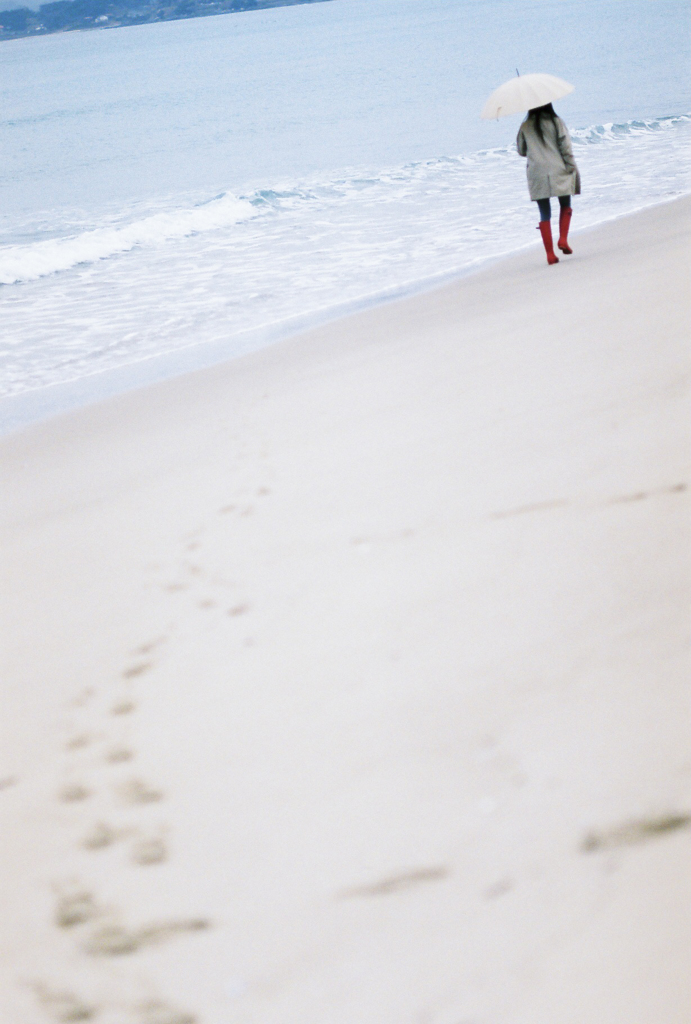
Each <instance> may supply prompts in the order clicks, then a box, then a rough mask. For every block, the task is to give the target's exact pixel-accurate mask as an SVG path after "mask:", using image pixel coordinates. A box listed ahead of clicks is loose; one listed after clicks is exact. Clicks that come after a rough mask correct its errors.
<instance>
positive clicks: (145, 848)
mask: <svg viewBox="0 0 691 1024" xmlns="http://www.w3.org/2000/svg"><path fill="white" fill-rule="evenodd" d="M167 859H168V849H167V847H166V843H165V840H164V838H163V836H161V835H158V836H143V837H141V838H140V839H137V840H136V842H135V843H134V845H133V847H132V860H133V861H134V863H135V864H139V865H141V866H142V867H146V866H148V865H150V864H163V863H164V862H165V861H166V860H167Z"/></svg>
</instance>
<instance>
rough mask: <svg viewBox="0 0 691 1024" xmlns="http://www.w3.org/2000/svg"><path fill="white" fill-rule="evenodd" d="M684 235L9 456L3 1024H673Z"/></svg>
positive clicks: (678, 888) (68, 432) (377, 313)
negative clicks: (58, 1023) (69, 1023)
mask: <svg viewBox="0 0 691 1024" xmlns="http://www.w3.org/2000/svg"><path fill="white" fill-rule="evenodd" d="M690 220H691V200H690V199H682V200H677V201H675V202H671V203H667V204H663V205H660V206H657V207H654V208H651V209H648V210H645V211H643V212H640V213H638V214H634V215H632V216H629V217H626V218H622V219H620V220H617V221H614V222H612V223H609V224H604V225H601V226H600V227H598V228H595V229H592V230H589V231H586V232H582V233H580V234H579V233H576V234H574V235H573V246H574V250H575V252H574V255H573V256H572V257H563V258H562V260H561V262H560V264H559V265H558V266H556V267H547V266H546V264H545V261H544V254H543V252H542V250H541V249H538V247H537V245H536V246H535V247H534V248H531V249H530V250H527V251H525V252H523V253H521V254H519V255H517V256H514V257H511V258H508V259H506V260H503V261H501V262H499V263H497V264H495V265H493V266H491V267H489V268H488V269H485V270H484V271H482V272H480V273H477V274H475V275H473V276H471V277H467V278H464V279H462V280H459V281H457V282H455V283H452V284H450V285H446V286H445V287H443V288H441V289H439V290H436V291H433V292H429V293H426V294H422V295H416V296H414V297H412V298H409V299H405V300H402V301H398V302H395V303H391V304H388V305H382V306H379V307H377V308H374V309H370V310H367V311H365V312H360V313H358V314H357V315H354V316H350V317H348V318H345V319H343V320H339V321H337V322H335V323H332V324H329V325H326V326H324V327H320V328H318V329H315V330H313V331H311V332H309V333H307V334H305V335H302V336H300V337H298V338H293V339H290V340H288V341H285V342H281V343H279V344H277V345H275V346H272V347H270V348H267V349H264V350H262V351H259V352H255V353H253V354H251V355H248V356H245V357H243V358H240V359H237V360H234V361H232V362H228V363H225V364H223V365H221V366H218V367H214V368H212V369H206V370H203V371H199V372H197V373H192V374H188V375H186V376H184V377H180V378H178V379H175V380H171V381H167V382H164V383H161V384H157V385H155V386H153V387H150V388H146V389H143V390H140V391H134V392H129V393H127V394H123V395H120V396H117V397H115V398H112V399H109V400H108V401H106V402H103V403H101V404H98V405H94V406H89V407H85V408H82V409H78V410H76V411H72V412H70V413H69V414H65V415H63V416H59V417H56V418H54V419H51V420H48V421H46V422H44V423H39V424H37V425H34V426H32V427H30V428H28V429H26V430H23V431H21V432H19V433H16V434H14V435H11V436H8V437H6V438H3V439H0V461H1V463H2V471H1V472H2V480H3V501H2V511H1V515H0V539H1V543H2V551H3V555H2V559H3V565H2V576H3V587H2V595H1V598H0V600H1V605H0V622H1V627H0V628H1V630H2V634H1V637H0V646H1V648H2V650H1V658H2V664H1V675H2V679H1V685H2V738H1V744H0V821H1V823H2V842H1V843H0V865H1V868H0V870H1V874H2V878H3V880H4V886H3V888H4V896H3V915H2V926H1V928H0V1020H1V1021H2V1022H3V1024H44V1022H52V1021H62V1022H66V1021H82V1020H84V1021H88V1020H94V1021H97V1022H98V1024H193V1022H194V1024H231V1022H232V1024H687V1021H688V1019H689V1011H690V1008H691V1001H690V997H689V986H688V971H687V969H686V968H687V961H688V949H689V931H690V929H689V913H688V907H689V900H688V896H689V888H690V887H689V857H688V853H689V849H688V846H689V844H688V839H689V828H688V825H689V823H690V821H691V818H690V817H689V815H690V814H691V811H690V807H691V803H690V800H689V788H688V787H689V771H690V769H691V759H690V749H689V738H688V687H687V678H688V668H689V664H688V654H687V636H686V634H687V605H688V592H689V588H688V557H687V556H688V484H689V475H688V462H689V460H688V455H689V451H688V423H687V418H688V394H687V386H688V385H687V382H688V364H689V351H688V340H689V327H690V325H691V300H690V296H689V274H688V256H689V235H690V231H689V227H690ZM574 225H575V226H577V215H576V217H575V218H574ZM536 237H537V233H536Z"/></svg>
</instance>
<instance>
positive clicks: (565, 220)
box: [557, 206, 573, 256]
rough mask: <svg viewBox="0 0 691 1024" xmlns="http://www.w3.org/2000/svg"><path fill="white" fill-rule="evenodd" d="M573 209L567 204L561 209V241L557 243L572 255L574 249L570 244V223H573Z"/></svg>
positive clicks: (563, 250) (567, 253)
mask: <svg viewBox="0 0 691 1024" xmlns="http://www.w3.org/2000/svg"><path fill="white" fill-rule="evenodd" d="M572 213H573V210H572V209H571V207H570V206H566V207H564V208H563V209H561V210H560V211H559V241H558V242H557V245H558V246H559V248H560V249H561V251H562V252H565V253H566V255H567V256H570V255H571V253H572V252H573V249H572V248H571V246H570V245H569V242H568V238H569V224H570V223H571V214H572Z"/></svg>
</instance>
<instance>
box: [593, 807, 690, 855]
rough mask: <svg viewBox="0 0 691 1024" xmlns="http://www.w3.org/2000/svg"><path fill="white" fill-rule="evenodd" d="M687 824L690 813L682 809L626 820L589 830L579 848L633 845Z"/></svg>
mask: <svg viewBox="0 0 691 1024" xmlns="http://www.w3.org/2000/svg"><path fill="white" fill-rule="evenodd" d="M689 826H691V814H689V813H687V812H683V811H682V812H680V813H678V814H663V815H661V816H660V817H659V818H643V819H641V820H639V821H628V822H626V823H625V824H623V825H616V826H615V827H614V828H610V829H606V830H605V831H603V832H589V833H588V835H587V836H586V837H585V839H584V840H583V842H582V843H581V850H582V851H583V852H584V853H593V852H595V851H597V850H607V849H612V848H614V847H617V846H633V845H635V844H636V843H644V842H646V840H648V839H657V838H659V837H660V836H664V835H667V834H669V833H670V832H676V831H678V830H679V829H682V828H688V827H689Z"/></svg>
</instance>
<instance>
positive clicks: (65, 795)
mask: <svg viewBox="0 0 691 1024" xmlns="http://www.w3.org/2000/svg"><path fill="white" fill-rule="evenodd" d="M90 796H91V790H89V789H87V788H86V786H82V784H81V783H80V782H70V783H68V785H66V786H63V787H62V789H61V790H60V792H59V794H58V797H59V799H60V800H61V801H62V802H63V803H65V804H74V803H78V802H79V801H80V800H88V798H89V797H90Z"/></svg>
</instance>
